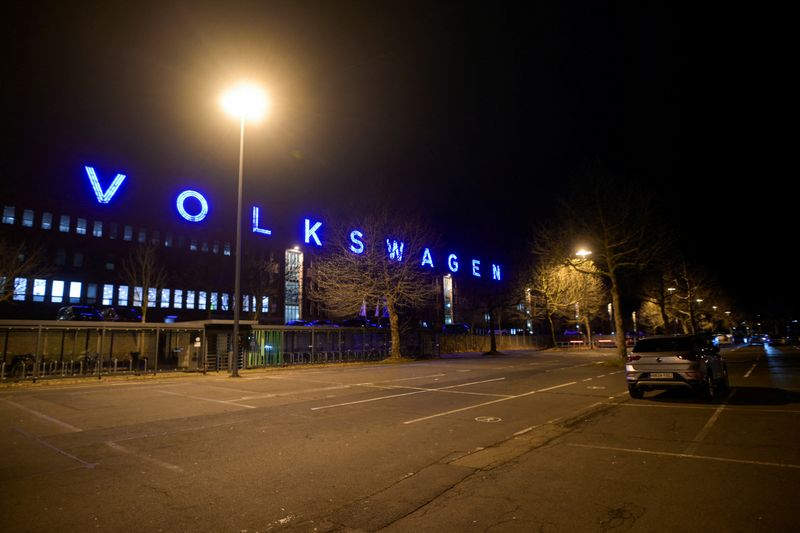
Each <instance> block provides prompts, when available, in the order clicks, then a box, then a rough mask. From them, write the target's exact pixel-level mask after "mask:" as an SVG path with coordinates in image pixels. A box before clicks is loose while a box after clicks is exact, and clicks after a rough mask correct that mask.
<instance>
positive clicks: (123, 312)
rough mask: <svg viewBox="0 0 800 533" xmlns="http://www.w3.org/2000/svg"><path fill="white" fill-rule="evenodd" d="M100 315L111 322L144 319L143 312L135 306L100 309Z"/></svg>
mask: <svg viewBox="0 0 800 533" xmlns="http://www.w3.org/2000/svg"><path fill="white" fill-rule="evenodd" d="M100 316H101V317H103V320H107V321H110V322H141V321H142V314H141V313H140V312H139V310H138V309H136V308H135V307H106V308H105V309H101V310H100Z"/></svg>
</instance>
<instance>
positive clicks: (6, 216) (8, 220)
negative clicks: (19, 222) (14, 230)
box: [3, 205, 14, 224]
mask: <svg viewBox="0 0 800 533" xmlns="http://www.w3.org/2000/svg"><path fill="white" fill-rule="evenodd" d="M13 223H14V206H13V205H6V206H4V207H3V224H13Z"/></svg>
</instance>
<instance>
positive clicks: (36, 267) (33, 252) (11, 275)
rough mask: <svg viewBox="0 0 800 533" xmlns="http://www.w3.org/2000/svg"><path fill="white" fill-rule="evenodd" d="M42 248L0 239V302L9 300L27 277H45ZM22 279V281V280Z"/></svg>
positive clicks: (46, 273) (46, 270)
mask: <svg viewBox="0 0 800 533" xmlns="http://www.w3.org/2000/svg"><path fill="white" fill-rule="evenodd" d="M44 256H45V254H44V249H43V248H42V247H40V246H31V245H28V244H26V243H24V242H23V243H20V244H16V245H14V244H11V243H9V242H7V241H6V240H4V239H0V302H4V301H7V300H11V299H12V298H13V297H14V294H15V293H18V292H19V291H21V290H22V287H23V285H22V284H23V283H27V279H28V278H36V277H45V276H47V275H49V274H50V269H49V268H48V267H47V266H46V265H45V261H44ZM23 280H24V281H23Z"/></svg>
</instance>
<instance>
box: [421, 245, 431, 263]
mask: <svg viewBox="0 0 800 533" xmlns="http://www.w3.org/2000/svg"><path fill="white" fill-rule="evenodd" d="M425 265H428V266H429V267H431V268H433V257H431V250H430V248H425V251H424V252H422V266H425Z"/></svg>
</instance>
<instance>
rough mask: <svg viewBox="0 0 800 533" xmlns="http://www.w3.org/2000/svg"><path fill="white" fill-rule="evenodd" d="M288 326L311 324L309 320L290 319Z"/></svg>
mask: <svg viewBox="0 0 800 533" xmlns="http://www.w3.org/2000/svg"><path fill="white" fill-rule="evenodd" d="M286 325H287V326H310V325H311V324H310V322H309V321H308V320H300V319H297V320H290V321H288V322H287V323H286Z"/></svg>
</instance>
